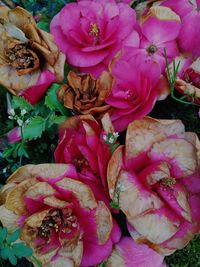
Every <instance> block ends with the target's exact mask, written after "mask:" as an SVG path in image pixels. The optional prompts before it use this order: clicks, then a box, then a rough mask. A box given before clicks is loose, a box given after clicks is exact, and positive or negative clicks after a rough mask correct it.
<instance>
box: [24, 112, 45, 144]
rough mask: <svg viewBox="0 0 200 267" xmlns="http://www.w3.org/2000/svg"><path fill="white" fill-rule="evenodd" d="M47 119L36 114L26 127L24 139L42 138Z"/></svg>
mask: <svg viewBox="0 0 200 267" xmlns="http://www.w3.org/2000/svg"><path fill="white" fill-rule="evenodd" d="M45 124H46V121H45V119H44V118H42V117H41V116H36V117H34V118H32V119H31V120H30V122H29V123H28V124H27V125H26V126H25V127H24V130H23V137H24V139H29V140H32V139H36V138H40V137H41V135H42V132H43V131H44V130H45Z"/></svg>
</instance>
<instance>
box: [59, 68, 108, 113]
mask: <svg viewBox="0 0 200 267" xmlns="http://www.w3.org/2000/svg"><path fill="white" fill-rule="evenodd" d="M67 80H68V82H67V84H65V85H63V86H62V87H61V89H60V90H59V92H58V98H59V99H60V100H61V101H62V102H63V104H64V106H65V107H66V108H70V109H72V110H73V111H74V112H75V113H77V114H84V115H86V114H91V115H97V116H98V115H101V114H103V113H105V112H106V111H108V110H109V109H110V106H109V105H106V104H105V102H104V100H105V98H106V97H107V96H108V94H109V92H110V90H111V88H112V82H113V79H112V76H111V74H110V73H109V72H106V71H104V72H103V73H102V74H101V76H100V77H99V78H98V79H95V78H94V77H92V76H91V75H90V74H88V75H87V74H85V75H84V74H80V75H78V74H76V73H75V72H73V71H70V72H69V74H68V75H67Z"/></svg>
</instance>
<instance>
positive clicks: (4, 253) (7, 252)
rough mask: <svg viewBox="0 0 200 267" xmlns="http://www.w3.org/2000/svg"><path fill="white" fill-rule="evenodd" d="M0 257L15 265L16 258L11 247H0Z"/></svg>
mask: <svg viewBox="0 0 200 267" xmlns="http://www.w3.org/2000/svg"><path fill="white" fill-rule="evenodd" d="M1 257H2V258H3V259H4V260H7V259H9V261H10V263H11V264H12V265H16V264H17V258H16V256H15V254H14V252H13V250H12V248H10V247H4V248H2V249H1Z"/></svg>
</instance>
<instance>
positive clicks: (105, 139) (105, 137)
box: [103, 134, 108, 142]
mask: <svg viewBox="0 0 200 267" xmlns="http://www.w3.org/2000/svg"><path fill="white" fill-rule="evenodd" d="M103 140H104V141H105V142H106V141H108V137H107V135H105V134H104V136H103Z"/></svg>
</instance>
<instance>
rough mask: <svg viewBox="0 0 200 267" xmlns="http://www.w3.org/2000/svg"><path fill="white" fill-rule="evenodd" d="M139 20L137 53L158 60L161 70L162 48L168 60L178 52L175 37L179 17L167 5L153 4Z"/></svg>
mask: <svg viewBox="0 0 200 267" xmlns="http://www.w3.org/2000/svg"><path fill="white" fill-rule="evenodd" d="M141 21H142V22H141V37H142V38H141V43H140V48H141V49H140V50H139V51H138V53H139V54H144V55H145V56H146V58H147V59H151V60H152V61H156V62H158V63H159V65H160V67H161V71H164V69H165V65H166V63H165V54H164V48H165V49H166V51H167V56H168V60H169V62H170V61H171V60H172V59H173V58H174V57H176V56H177V55H178V54H179V51H178V47H177V43H176V38H177V37H178V34H179V31H180V27H181V21H180V18H179V16H178V15H177V14H176V13H175V12H173V11H172V10H171V9H169V8H167V7H161V6H155V7H151V8H150V9H149V11H148V13H147V14H146V15H145V16H143V17H142V18H141Z"/></svg>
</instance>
